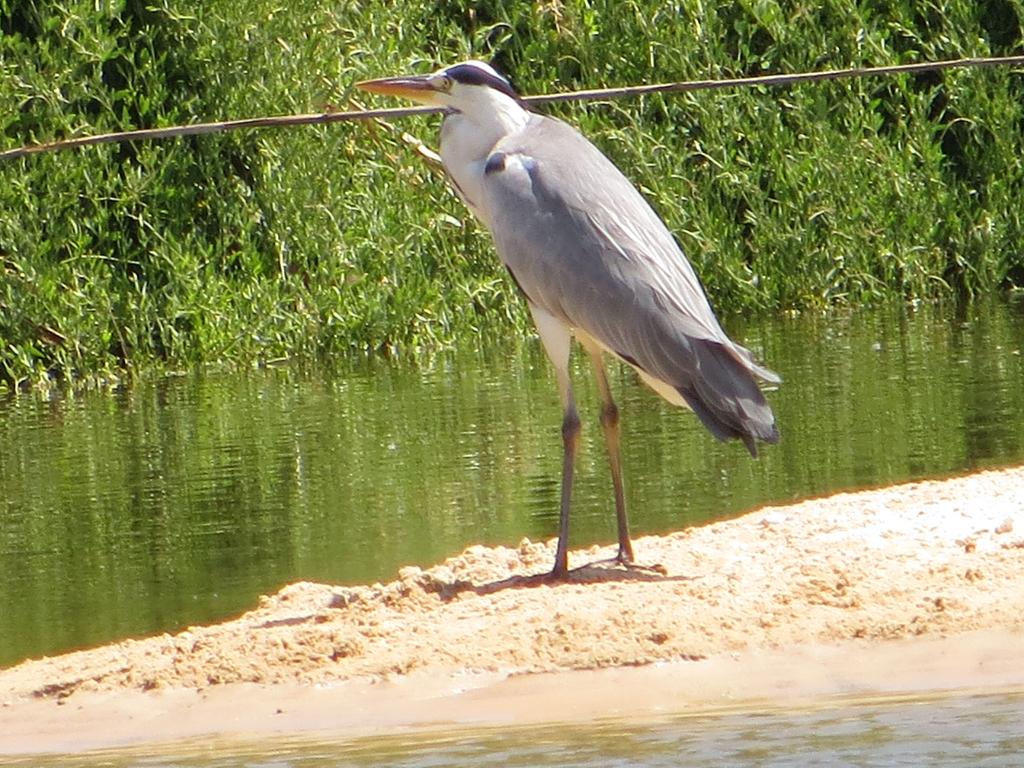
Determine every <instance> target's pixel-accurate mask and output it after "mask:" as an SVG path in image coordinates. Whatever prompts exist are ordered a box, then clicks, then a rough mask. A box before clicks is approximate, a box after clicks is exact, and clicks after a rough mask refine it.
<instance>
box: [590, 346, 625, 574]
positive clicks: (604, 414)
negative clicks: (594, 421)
mask: <svg viewBox="0 0 1024 768" xmlns="http://www.w3.org/2000/svg"><path fill="white" fill-rule="evenodd" d="M587 352H588V353H589V355H590V362H591V364H592V365H593V368H594V377H595V378H596V379H597V390H598V393H599V394H600V396H601V426H602V427H603V428H604V439H605V443H606V444H607V446H608V465H609V467H610V468H611V472H612V486H613V487H614V489H615V519H616V521H617V522H618V527H619V554H618V555H617V556H616V558H615V559H616V560H618V561H619V562H620V563H623V564H626V563H632V562H633V544H632V543H631V542H630V540H629V520H628V519H627V517H626V494H625V490H624V488H623V484H622V457H621V454H620V452H619V407H618V406H617V405H615V401H614V400H613V399H612V390H611V387H609V386H608V376H607V374H605V370H604V363H603V362H602V360H601V351H600V350H599V349H589V348H588V350H587Z"/></svg>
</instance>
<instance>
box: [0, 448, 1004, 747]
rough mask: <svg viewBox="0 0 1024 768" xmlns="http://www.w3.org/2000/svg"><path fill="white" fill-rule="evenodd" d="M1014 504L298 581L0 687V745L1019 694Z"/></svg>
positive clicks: (981, 484) (468, 558)
mask: <svg viewBox="0 0 1024 768" xmlns="http://www.w3.org/2000/svg"><path fill="white" fill-rule="evenodd" d="M1022 509H1024V467H1017V468H1011V469H1007V470H1001V471H992V472H983V473H978V474H974V475H970V476H966V477H960V478H954V479H950V480H945V481H934V482H921V483H911V484H906V485H901V486H894V487H889V488H882V489H878V490H871V491H864V492H859V493H846V494H839V495H835V496H831V497H827V498H821V499H812V500H808V501H804V502H800V503H797V504H793V505H790V506H785V507H768V508H764V509H761V510H759V511H756V512H753V513H750V514H748V515H745V516H743V517H741V518H737V519H735V520H729V521H725V522H721V523H716V524H714V525H709V526H705V527H702V528H697V529H692V530H686V531H681V532H678V533H674V534H670V535H667V536H663V537H645V538H640V539H638V540H637V541H636V542H635V544H636V552H637V556H638V558H639V559H640V561H641V562H642V563H645V564H648V565H655V564H656V565H657V566H658V567H657V569H651V570H648V569H645V570H624V569H621V568H617V567H611V566H609V565H606V564H596V565H590V566H586V567H583V568H580V569H579V570H577V571H576V572H575V573H574V575H573V579H572V580H571V581H570V582H569V583H565V584H534V583H531V582H529V580H526V579H524V578H523V577H524V576H526V575H529V574H535V573H538V572H541V571H543V570H545V569H546V568H548V567H549V566H550V562H551V559H552V557H553V542H548V543H545V544H538V543H531V542H528V541H524V542H522V544H520V546H519V547H517V548H514V549H513V548H500V547H499V548H483V547H473V548H470V549H469V550H467V551H466V552H464V553H462V554H461V555H459V556H457V557H454V558H452V559H450V560H448V561H446V562H445V563H443V564H441V565H438V566H436V567H434V568H431V569H428V570H421V569H418V568H408V569H404V570H403V571H402V572H401V573H400V574H399V578H398V579H396V580H395V581H393V582H391V583H389V584H385V585H380V584H377V585H372V586H362V587H354V588H350V587H334V586H330V585H324V584H310V583H298V584H292V585H288V586H286V587H284V588H283V589H282V590H281V591H279V592H278V593H277V594H275V595H273V596H269V597H264V598H261V600H260V603H259V606H258V607H257V608H255V609H254V610H252V611H251V612H249V613H246V614H245V615H243V616H241V617H239V618H238V619H236V620H233V621H229V622H225V623H223V624H219V625H214V626H209V627H192V628H189V629H188V630H186V631H184V632H182V633H179V634H177V635H174V636H171V635H162V636H159V637H153V638H147V639H144V640H129V641H125V642H122V643H117V644H113V645H109V646H105V647H103V648H98V649H94V650H89V651H82V652H78V653H73V654H68V655H65V656H60V657H56V658H52V659H41V660H36V661H28V662H25V663H23V664H20V665H18V666H16V667H13V668H10V669H8V670H5V671H2V672H0V753H7V754H12V753H24V752H50V751H75V750H81V749H88V748H97V747H104V746H116V745H122V744H132V743H139V742H152V741H163V740H169V739H179V738H185V737H197V736H212V735H220V736H223V735H228V734H232V735H246V736H252V735H267V734H271V733H274V734H280V733H292V734H300V733H313V732H315V733H330V734H333V735H335V736H337V735H339V734H340V735H346V734H348V735H355V734H363V733H368V732H380V731H390V730H392V729H394V728H398V727H406V728H408V727H426V726H429V725H431V724H439V723H442V722H456V723H460V722H461V723H475V724H506V723H521V722H546V721H558V720H562V719H572V718H574V717H586V718H589V719H593V718H595V717H610V716H641V715H644V714H646V715H653V714H656V713H665V712H680V711H681V712H686V711H691V710H710V709H715V708H722V707H735V706H741V705H744V706H751V705H752V703H754V702H761V704H760V705H759V706H777V705H779V704H780V703H782V704H786V703H792V702H804V703H806V702H807V701H814V700H821V699H822V698H823V697H830V696H837V695H842V696H850V695H854V696H878V695H892V694H902V693H916V694H920V693H923V692H932V691H944V690H954V689H956V690H960V689H970V690H975V689H980V690H994V689H1001V690H1007V689H1008V690H1024V663H1022V662H1024V617H1022V614H1021V611H1020V606H1021V605H1022V604H1024V582H1022V580H1021V579H1020V573H1021V572H1022V570H1024V519H1022ZM610 554H611V550H610V549H597V548H593V549H590V550H587V551H583V552H574V553H572V560H571V563H570V564H571V565H572V566H580V565H583V564H584V563H588V562H593V561H597V560H600V559H602V558H606V557H608V556H609V555H610Z"/></svg>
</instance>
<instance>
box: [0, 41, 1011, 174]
mask: <svg viewBox="0 0 1024 768" xmlns="http://www.w3.org/2000/svg"><path fill="white" fill-rule="evenodd" d="M999 66H1024V56H1002V57H993V58H971V59H955V60H950V61H933V62H923V63H919V64H898V65H894V66H886V67H855V68H850V69H832V70H826V71H824V72H803V73H798V74H791V75H761V76H758V77H736V78H728V79H724V80H691V81H687V82H678V83H657V84H653V85H633V86H627V87H624V88H597V89H593V90H585V91H567V92H565V93H552V94H545V95H541V96H527V97H525V98H524V99H523V101H525V102H526V103H528V104H546V103H551V102H558V101H590V100H595V99H616V98H623V97H628V96H642V95H645V94H652V93H681V92H688V91H702V90H714V89H721V88H738V87H749V86H776V87H777V86H781V85H796V84H798V83H813V82H821V81H823V80H841V79H845V78H851V77H876V76H881V75H899V74H913V73H916V72H932V71H937V70H944V69H965V68H969V67H999ZM441 111H443V110H441V109H440V108H437V107H410V108H407V109H370V110H358V111H352V112H325V113H322V114H312V115H278V116H274V117H254V118H247V119H244V120H225V121H223V122H217V123H196V124H193V125H177V126H173V127H168V128H146V129H142V130H137V131H120V132H118V133H105V134H100V135H96V136H80V137H77V138H73V139H65V140H63V141H53V142H49V143H46V144H33V145H29V146H24V147H17V148H15V149H8V150H6V151H4V152H0V161H3V160H14V159H15V158H18V157H25V156H26V155H33V154H37V153H40V152H55V151H57V150H62V149H75V148H77V147H87V146H91V145H94V144H109V143H113V142H120V141H141V140H148V139H167V138H172V137H176V136H198V135H204V134H210V133H223V132H225V131H234V130H239V129H252V128H283V127H288V126H295V125H326V124H328V123H338V122H344V121H350V120H370V119H381V120H394V119H397V118H402V117H409V116H411V115H428V114H434V113H439V112H441Z"/></svg>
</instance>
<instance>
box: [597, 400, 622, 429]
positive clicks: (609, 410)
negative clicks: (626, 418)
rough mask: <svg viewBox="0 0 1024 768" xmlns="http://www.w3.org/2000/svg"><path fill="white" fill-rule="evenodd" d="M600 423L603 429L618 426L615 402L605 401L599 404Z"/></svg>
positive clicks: (617, 409) (617, 412)
mask: <svg viewBox="0 0 1024 768" xmlns="http://www.w3.org/2000/svg"><path fill="white" fill-rule="evenodd" d="M601 425H602V426H603V427H604V428H605V429H608V428H609V427H612V428H614V427H617V426H619V407H618V406H617V405H615V403H613V402H607V403H605V404H604V405H602V406H601Z"/></svg>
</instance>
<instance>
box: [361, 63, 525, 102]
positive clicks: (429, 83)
mask: <svg viewBox="0 0 1024 768" xmlns="http://www.w3.org/2000/svg"><path fill="white" fill-rule="evenodd" d="M356 87H357V88H362V89H363V90H364V91H370V92H371V93H381V94H385V95H388V96H400V97H402V98H406V99H412V100H413V101H418V102H419V103H421V104H427V105H429V106H432V107H444V108H446V109H449V110H452V111H455V112H463V113H473V112H475V111H477V110H481V109H489V110H494V109H501V108H502V107H506V108H507V106H508V104H509V103H510V102H511V103H513V104H516V105H518V104H519V96H518V95H517V94H516V92H515V90H513V88H512V86H511V85H510V84H509V82H508V80H506V79H505V78H504V77H502V76H501V75H499V74H498V73H497V72H496V71H495V70H494V68H493V67H491V66H490V65H489V64H485V63H484V62H482V61H464V62H461V63H459V64H453V65H452V66H450V67H445V68H444V69H439V70H438V71H437V72H434V73H433V74H430V75H416V76H409V77H385V78H383V79H381V80H366V81H364V82H362V83H357V84H356Z"/></svg>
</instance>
